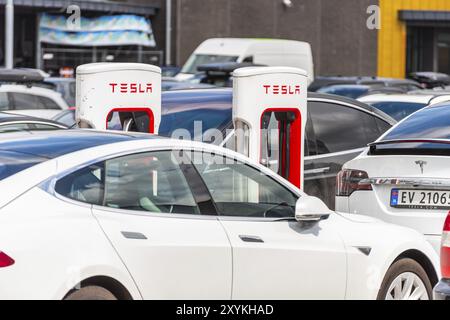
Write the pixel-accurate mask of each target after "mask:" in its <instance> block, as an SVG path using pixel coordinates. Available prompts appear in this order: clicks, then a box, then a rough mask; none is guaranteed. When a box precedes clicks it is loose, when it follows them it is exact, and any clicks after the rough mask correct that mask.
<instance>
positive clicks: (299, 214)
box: [295, 196, 332, 222]
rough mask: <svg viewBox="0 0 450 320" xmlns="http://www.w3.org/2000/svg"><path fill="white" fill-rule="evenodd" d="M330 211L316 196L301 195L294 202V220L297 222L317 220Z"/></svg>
mask: <svg viewBox="0 0 450 320" xmlns="http://www.w3.org/2000/svg"><path fill="white" fill-rule="evenodd" d="M331 213H332V211H331V210H330V209H328V207H327V206H326V204H325V203H324V202H323V201H322V200H320V199H319V198H316V197H312V196H302V197H300V198H299V199H298V200H297V203H296V204H295V220H297V221H298V222H319V221H320V220H324V219H327V218H328V217H329V216H330V214H331Z"/></svg>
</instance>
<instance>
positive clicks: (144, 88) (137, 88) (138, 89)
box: [109, 83, 153, 93]
mask: <svg viewBox="0 0 450 320" xmlns="http://www.w3.org/2000/svg"><path fill="white" fill-rule="evenodd" d="M109 86H110V88H111V91H112V93H118V92H120V93H152V92H153V86H152V84H151V83H110V84H109Z"/></svg>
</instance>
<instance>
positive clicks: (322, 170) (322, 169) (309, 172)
mask: <svg viewBox="0 0 450 320" xmlns="http://www.w3.org/2000/svg"><path fill="white" fill-rule="evenodd" d="M329 171H330V167H324V168H317V169H310V170H305V174H318V173H326V172H329Z"/></svg>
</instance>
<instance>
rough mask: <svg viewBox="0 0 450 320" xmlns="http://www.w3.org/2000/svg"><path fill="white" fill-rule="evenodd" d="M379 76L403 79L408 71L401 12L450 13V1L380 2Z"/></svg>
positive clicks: (395, 0)
mask: <svg viewBox="0 0 450 320" xmlns="http://www.w3.org/2000/svg"><path fill="white" fill-rule="evenodd" d="M380 9H381V29H380V31H379V33H378V75H379V76H381V77H396V78H403V77H404V76H405V70H406V25H405V23H404V22H402V21H400V20H399V18H398V11H399V10H434V11H439V10H443V11H450V0H380Z"/></svg>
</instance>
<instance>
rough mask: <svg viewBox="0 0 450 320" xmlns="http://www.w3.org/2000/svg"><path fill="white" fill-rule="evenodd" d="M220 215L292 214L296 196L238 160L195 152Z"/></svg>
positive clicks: (259, 215)
mask: <svg viewBox="0 0 450 320" xmlns="http://www.w3.org/2000/svg"><path fill="white" fill-rule="evenodd" d="M194 159H195V160H196V161H193V162H194V165H195V166H196V168H197V170H198V172H199V173H200V175H201V177H202V178H203V180H204V181H205V184H206V186H207V187H208V189H209V191H210V193H211V197H212V198H213V200H214V202H215V204H216V207H217V210H218V213H219V215H223V216H240V217H265V218H280V217H293V216H294V214H295V204H296V202H297V198H298V197H297V196H296V195H295V194H294V193H292V192H291V191H289V190H288V189H287V188H285V187H284V186H283V185H281V184H280V183H279V182H277V181H276V180H274V179H272V178H271V177H269V176H267V175H265V174H263V173H261V172H260V171H259V170H257V169H255V168H253V167H251V166H249V165H247V164H245V163H242V162H239V161H235V160H233V159H228V158H224V157H222V156H217V155H211V154H207V153H197V154H196V155H195V156H194Z"/></svg>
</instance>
